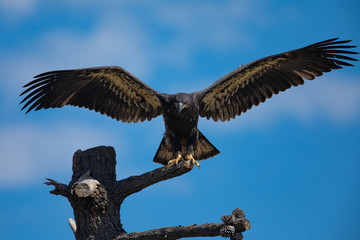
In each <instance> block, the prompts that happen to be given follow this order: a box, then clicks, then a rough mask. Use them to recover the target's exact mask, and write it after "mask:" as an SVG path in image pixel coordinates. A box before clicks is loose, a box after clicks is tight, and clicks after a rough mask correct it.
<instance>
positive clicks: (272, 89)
mask: <svg viewBox="0 0 360 240" xmlns="http://www.w3.org/2000/svg"><path fill="white" fill-rule="evenodd" d="M349 42H350V40H347V41H340V40H338V39H337V38H335V39H330V40H326V41H322V42H319V43H315V44H312V45H309V46H307V47H304V48H300V49H296V50H292V51H288V52H284V53H281V54H277V55H272V56H269V57H266V58H262V59H259V60H256V61H254V62H251V63H249V64H246V65H244V66H241V67H239V68H237V69H235V70H234V71H232V72H231V73H229V74H227V75H226V76H224V77H222V78H220V79H219V80H217V81H216V82H214V83H213V84H212V85H211V86H210V87H208V88H207V89H205V90H203V91H198V92H194V93H190V94H187V93H178V94H163V93H159V92H157V91H155V90H153V89H152V88H150V87H149V86H147V85H146V84H145V83H143V82H142V81H140V80H139V79H137V78H136V77H134V76H133V75H131V74H130V73H128V72H127V71H125V70H124V69H122V68H120V67H116V66H113V67H97V68H85V69H75V70H61V71H52V72H46V73H42V74H40V75H37V76H35V80H33V81H32V82H30V83H28V84H26V85H25V86H24V87H25V88H26V90H25V91H24V92H23V93H22V94H21V95H23V94H27V95H26V97H25V98H24V99H23V100H22V102H21V103H25V105H24V106H23V108H22V109H24V108H26V107H29V108H28V110H27V112H29V111H31V110H32V109H35V110H39V109H42V108H44V109H46V108H56V107H62V106H64V105H73V106H79V107H85V108H88V109H90V110H92V109H93V110H95V111H97V112H100V113H102V114H106V115H108V116H110V117H112V118H115V119H116V120H121V121H123V122H138V121H141V122H142V121H144V120H151V119H152V118H155V117H157V116H158V115H160V114H162V115H163V117H164V121H165V129H166V131H165V134H164V138H163V140H162V141H161V144H160V146H159V149H158V151H157V152H156V155H155V157H154V162H157V163H161V164H164V165H165V164H168V163H169V161H170V160H171V159H175V158H176V159H177V160H180V159H181V158H183V157H187V159H192V160H193V161H194V158H195V159H196V160H198V161H199V160H203V159H207V158H209V157H213V156H215V155H216V154H219V153H220V152H219V151H218V150H217V149H216V148H215V147H214V146H213V145H212V144H211V143H210V142H209V141H208V140H207V139H206V138H205V137H204V135H203V134H202V133H201V132H200V131H199V130H198V128H197V124H198V118H199V116H201V117H206V118H207V119H210V118H212V119H213V120H215V121H218V120H221V121H228V120H230V119H231V118H235V117H236V116H239V115H240V114H241V113H243V112H246V111H247V110H248V109H250V108H251V107H252V106H253V105H255V106H257V105H258V104H259V103H261V102H264V101H265V100H266V99H267V98H270V97H271V96H272V95H273V94H278V93H279V92H280V91H285V90H286V89H288V88H290V87H291V86H298V85H302V84H303V83H304V80H303V79H308V80H312V79H314V78H315V77H318V76H321V75H322V74H323V73H324V72H330V71H331V70H333V69H339V68H342V66H353V65H352V64H350V63H348V62H347V61H357V59H354V58H351V57H349V56H348V55H350V54H356V52H352V51H348V50H346V49H348V48H353V47H355V46H350V45H346V43H349ZM171 162H173V161H171ZM195 163H196V162H195Z"/></svg>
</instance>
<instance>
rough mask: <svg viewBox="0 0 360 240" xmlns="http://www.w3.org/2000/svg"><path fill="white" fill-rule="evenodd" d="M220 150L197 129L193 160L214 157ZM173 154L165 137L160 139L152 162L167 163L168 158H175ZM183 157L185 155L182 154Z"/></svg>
mask: <svg viewBox="0 0 360 240" xmlns="http://www.w3.org/2000/svg"><path fill="white" fill-rule="evenodd" d="M219 153H220V151H219V150H217V149H216V147H214V145H212V144H211V143H210V141H209V140H207V138H206V137H205V136H204V135H203V134H202V133H201V132H200V131H199V135H198V140H197V143H196V148H195V156H194V158H195V160H196V161H201V160H204V159H208V158H210V157H214V156H215V155H217V154H219ZM175 157H176V156H175V154H174V152H173V150H172V148H171V146H169V145H168V144H166V141H165V138H163V139H162V141H161V143H160V146H159V148H158V150H157V152H156V154H155V157H154V160H153V161H154V162H156V163H160V164H163V165H167V164H168V162H169V160H171V159H173V158H175ZM183 157H185V156H183Z"/></svg>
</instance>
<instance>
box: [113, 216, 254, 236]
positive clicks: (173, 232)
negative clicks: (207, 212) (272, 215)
mask: <svg viewBox="0 0 360 240" xmlns="http://www.w3.org/2000/svg"><path fill="white" fill-rule="evenodd" d="M226 226H233V227H234V228H235V232H239V233H241V232H244V231H245V230H247V229H249V228H250V222H249V221H248V220H247V219H237V220H235V221H234V223H233V224H232V225H226V224H225V223H207V224H202V225H196V224H194V225H188V226H178V227H164V228H158V229H153V230H149V231H144V232H139V233H138V232H133V233H129V234H122V235H120V236H118V237H117V238H116V239H115V240H163V239H167V240H175V239H180V238H188V237H215V236H222V235H221V229H223V228H224V227H226ZM233 234H235V233H233ZM229 237H230V236H229Z"/></svg>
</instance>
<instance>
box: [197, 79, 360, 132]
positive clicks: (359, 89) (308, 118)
mask: <svg viewBox="0 0 360 240" xmlns="http://www.w3.org/2000/svg"><path fill="white" fill-rule="evenodd" d="M337 76H341V74H339V75H337ZM339 78H340V77H339ZM284 117H286V118H290V119H294V121H297V122H301V123H303V124H311V123H313V122H318V121H319V120H321V121H326V122H329V123H331V124H334V125H337V126H343V125H347V124H352V123H355V122H357V121H359V118H360V83H359V82H358V81H356V79H352V78H348V79H346V78H342V79H335V77H333V76H331V77H329V76H326V75H325V76H323V77H322V79H316V80H314V81H313V82H306V83H305V84H304V86H299V87H296V88H291V89H288V90H287V91H286V92H281V93H279V94H278V95H274V96H273V97H272V98H271V99H268V100H266V102H265V103H262V104H260V105H259V106H254V107H253V108H252V109H250V110H249V111H248V112H246V113H244V114H243V115H241V116H240V117H237V119H235V120H231V121H230V122H229V123H213V122H212V121H210V122H209V121H202V123H201V124H205V125H207V126H209V127H213V126H217V124H224V127H223V128H221V131H224V130H230V131H232V130H234V125H235V126H236V127H238V128H244V129H253V128H256V129H261V128H268V127H271V126H272V125H273V124H274V123H276V121H279V120H280V119H281V118H284ZM214 129H215V130H216V131H218V130H217V129H219V128H216V127H214Z"/></svg>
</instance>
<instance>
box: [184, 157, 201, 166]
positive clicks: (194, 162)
mask: <svg viewBox="0 0 360 240" xmlns="http://www.w3.org/2000/svg"><path fill="white" fill-rule="evenodd" d="M186 159H187V160H191V163H192V164H195V165H196V166H197V167H198V168H200V163H199V162H198V161H196V160H195V158H194V157H193V156H192V154H189V155H187V156H186Z"/></svg>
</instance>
